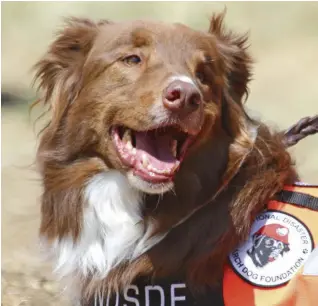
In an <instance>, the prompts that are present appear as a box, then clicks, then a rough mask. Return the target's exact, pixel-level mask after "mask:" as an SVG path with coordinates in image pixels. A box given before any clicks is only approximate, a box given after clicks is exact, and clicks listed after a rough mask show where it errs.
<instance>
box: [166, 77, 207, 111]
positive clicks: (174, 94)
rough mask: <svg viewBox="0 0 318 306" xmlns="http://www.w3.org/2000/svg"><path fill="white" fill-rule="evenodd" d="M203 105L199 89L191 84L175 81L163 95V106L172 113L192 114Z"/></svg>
mask: <svg viewBox="0 0 318 306" xmlns="http://www.w3.org/2000/svg"><path fill="white" fill-rule="evenodd" d="M201 103H202V99H201V95H200V92H199V91H198V89H197V88H196V87H195V86H194V85H193V84H191V83H187V82H183V81H179V80H176V81H173V82H171V83H170V84H169V85H168V87H167V88H166V89H165V91H164V93H163V105H164V106H165V107H166V108H167V109H169V110H171V111H176V112H177V111H187V112H192V111H195V110H196V109H198V108H199V106H200V105H201Z"/></svg>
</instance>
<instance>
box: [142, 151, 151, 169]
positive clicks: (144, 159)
mask: <svg viewBox="0 0 318 306" xmlns="http://www.w3.org/2000/svg"><path fill="white" fill-rule="evenodd" d="M141 161H142V165H143V166H144V167H145V168H146V169H147V167H148V165H149V161H148V158H147V155H146V154H145V153H143V154H142V156H141Z"/></svg>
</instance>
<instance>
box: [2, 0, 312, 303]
mask: <svg viewBox="0 0 318 306" xmlns="http://www.w3.org/2000/svg"><path fill="white" fill-rule="evenodd" d="M19 5H20V6H18V4H9V3H7V4H6V5H5V6H3V7H2V17H3V19H4V21H3V24H2V36H3V40H2V45H3V46H4V47H3V52H2V63H3V64H4V67H3V69H2V90H4V89H5V90H9V91H10V90H11V91H12V90H13V91H14V92H16V91H18V92H19V93H20V94H21V92H23V93H25V95H26V96H29V95H32V94H33V92H32V91H29V85H30V84H31V77H30V76H28V77H26V75H27V71H28V69H29V67H31V65H32V64H33V63H34V62H35V61H36V60H37V59H38V58H39V55H40V54H42V53H43V52H44V50H45V46H46V45H47V44H48V42H49V41H50V37H51V34H52V32H53V31H54V30H55V29H56V26H57V25H58V24H59V23H58V20H59V18H60V17H61V16H65V15H70V14H73V15H74V14H75V15H88V16H91V17H93V18H100V17H102V15H103V16H104V18H107V17H109V16H112V17H114V18H117V19H125V18H128V17H129V18H130V19H132V18H138V17H141V16H147V17H151V16H157V17H158V18H160V19H163V20H167V19H169V20H179V21H184V22H186V23H188V24H190V25H193V26H195V27H197V28H203V26H205V27H206V25H207V24H206V22H203V21H201V20H199V16H203V17H202V18H205V19H206V17H207V16H208V15H207V14H206V12H207V6H208V4H202V3H201V4H199V5H198V4H191V5H190V4H189V5H188V4H187V5H185V4H184V6H182V3H181V4H174V5H173V7H174V10H173V14H172V15H171V16H166V15H167V14H165V13H164V12H166V11H167V9H168V8H167V7H166V6H164V5H163V4H160V5H159V4H158V6H156V5H155V4H154V5H150V4H147V5H145V6H143V7H142V8H143V9H142V10H139V11H138V10H137V9H134V10H132V11H131V12H128V11H129V10H130V9H131V4H125V3H124V4H121V7H122V8H123V7H124V6H125V5H126V6H125V7H126V8H128V9H127V10H123V9H122V10H121V9H120V4H113V5H112V6H110V4H92V5H91V6H89V5H88V4H81V5H80V4H76V5H74V4H72V3H68V4H66V3H59V4H56V5H54V8H55V10H53V4H52V3H51V4H45V5H44V4H43V3H42V4H41V3H40V4H39V3H33V4H30V3H27V4H25V3H20V4H19ZM123 5H124V6H123ZM244 5H245V6H244ZM275 5H276V6H275ZM194 6H195V7H196V8H197V9H198V11H197V13H196V14H194V17H193V14H190V13H192V12H193V11H194ZM92 7H93V8H92ZM138 7H139V8H140V5H139V6H138ZM159 8H160V10H161V14H159V16H158V14H157V13H156V12H157V10H159ZM164 8H165V9H166V11H162V10H163V9H164ZM210 8H211V10H210V11H211V12H212V11H213V9H214V8H216V9H217V10H220V8H222V6H221V5H219V4H215V5H214V4H213V5H212V4H211V5H210V6H209V9H210ZM102 9H104V11H103V12H102ZM178 9H179V11H178ZM233 10H234V12H233ZM170 11H171V8H169V12H170ZM40 12H41V13H40ZM44 12H45V13H44ZM228 12H229V24H232V25H236V26H237V28H239V29H242V30H243V31H245V30H248V29H250V30H251V38H252V47H251V50H252V53H253V55H254V56H255V57H256V60H257V62H256V64H255V69H254V81H253V82H252V84H251V94H250V97H249V100H248V106H249V108H250V109H251V110H252V112H253V113H254V114H255V115H256V116H258V117H260V116H261V117H262V118H263V119H264V120H265V121H266V122H269V123H270V124H272V125H274V126H278V127H280V128H286V127H288V126H289V125H290V124H292V123H294V122H295V121H296V120H298V119H299V118H301V117H304V116H307V115H313V114H317V113H318V86H317V71H318V60H317V54H318V5H317V4H316V5H312V4H307V6H306V4H299V3H298V4H293V5H292V4H290V3H286V4H285V6H282V5H278V4H271V5H269V4H263V6H261V5H260V4H259V5H256V4H241V6H239V5H238V4H229V5H228ZM10 14H11V15H10ZM12 14H13V15H12ZM14 14H15V15H14ZM32 14H33V15H32ZM200 14H201V15H200ZM25 15H26V16H25ZM10 16H11V17H12V16H17V18H16V19H15V20H14V22H13V21H11V20H10V19H9V17H10ZM192 17H193V18H194V19H192ZM30 20H32V22H33V23H32V24H31V22H30ZM45 21H47V23H45ZM265 25H266V26H265ZM31 33H32V35H30V34H31ZM34 33H36V34H34ZM17 35H20V39H18V38H19V37H17ZM26 35H29V39H30V41H28V39H27V38H26V37H27V36H26ZM33 36H36V37H37V38H38V39H41V41H40V42H39V44H38V46H39V48H38V49H39V50H36V49H37V48H36V45H34V42H35V41H34V37H33ZM18 43H20V44H21V46H18V45H17V44H18ZM31 63H32V64H31ZM33 118H34V116H33ZM1 126H2V159H1V162H2V163H1V170H2V175H1V178H2V186H1V187H2V198H1V202H2V226H1V229H2V237H1V238H2V305H3V306H18V305H34V306H44V305H49V306H50V305H51V306H53V305H61V306H62V305H68V304H67V302H66V298H65V297H64V295H63V293H62V292H61V290H60V289H59V287H58V285H57V283H56V282H54V277H53V276H52V275H51V272H50V271H51V270H50V267H49V265H48V263H45V262H44V261H43V260H42V259H41V256H40V255H39V250H38V245H37V230H38V225H39V196H40V192H41V187H40V182H39V180H38V177H37V175H36V172H35V169H34V165H33V161H34V155H35V147H36V137H35V132H34V131H33V123H32V120H30V119H29V116H28V108H27V104H26V103H22V104H21V103H18V104H15V103H11V104H10V103H8V104H6V106H4V105H2V123H1ZM36 130H38V129H36ZM291 152H292V154H293V156H294V157H295V159H296V161H297V164H298V168H299V172H300V173H301V175H302V177H303V179H304V180H305V181H310V182H313V183H318V135H317V136H312V137H309V138H307V139H306V140H304V141H302V142H301V143H300V144H298V145H297V146H296V147H295V148H293V149H292V150H291Z"/></svg>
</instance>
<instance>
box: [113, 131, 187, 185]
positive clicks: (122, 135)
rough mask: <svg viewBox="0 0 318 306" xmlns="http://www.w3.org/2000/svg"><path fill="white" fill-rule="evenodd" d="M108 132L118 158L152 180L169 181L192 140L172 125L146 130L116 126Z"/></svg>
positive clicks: (155, 181)
mask: <svg viewBox="0 0 318 306" xmlns="http://www.w3.org/2000/svg"><path fill="white" fill-rule="evenodd" d="M111 134H112V138H113V141H114V143H115V147H116V149H117V152H118V154H119V156H120V158H121V160H122V161H123V162H124V163H125V164H126V165H128V166H130V167H131V168H133V171H134V174H135V175H138V176H140V177H141V178H143V179H144V180H146V181H150V182H152V183H159V182H165V181H170V180H172V178H173V176H174V174H175V173H176V171H177V170H178V169H179V167H180V163H181V162H182V160H183V158H184V155H185V153H186V151H187V149H188V147H189V145H190V143H191V140H192V139H193V136H190V135H189V134H187V133H185V132H184V131H182V130H180V128H178V127H175V126H166V127H160V128H156V129H152V130H147V131H134V130H132V129H129V128H126V127H123V126H115V127H113V128H112V130H111Z"/></svg>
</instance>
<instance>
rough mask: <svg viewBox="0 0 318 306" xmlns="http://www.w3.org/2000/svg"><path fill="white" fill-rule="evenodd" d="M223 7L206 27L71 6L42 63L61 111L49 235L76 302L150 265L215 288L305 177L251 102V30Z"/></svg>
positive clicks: (52, 137)
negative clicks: (273, 206) (231, 257)
mask: <svg viewBox="0 0 318 306" xmlns="http://www.w3.org/2000/svg"><path fill="white" fill-rule="evenodd" d="M223 20H224V14H223V13H221V14H214V15H213V16H212V18H211V20H210V26H209V29H208V30H207V31H206V32H205V31H198V30H194V29H191V28H189V27H187V26H185V25H182V24H165V23H161V22H154V21H140V20H139V21H131V22H112V21H108V20H102V21H100V22H93V21H91V20H88V19H81V18H69V19H67V20H66V23H65V26H64V27H63V29H62V30H61V32H60V33H59V34H58V36H57V37H56V39H55V40H54V42H53V43H52V45H51V46H50V48H49V50H48V51H47V53H46V54H45V55H44V57H43V58H42V59H41V60H40V61H39V62H38V63H37V64H36V66H35V69H36V77H35V78H36V80H37V81H38V83H39V90H40V91H41V92H42V96H41V98H40V99H39V100H38V101H37V103H38V104H41V105H43V106H45V107H47V108H48V110H49V111H50V113H51V118H50V121H49V123H48V125H47V126H46V127H45V129H44V130H43V131H42V133H41V135H40V142H39V147H38V151H37V156H36V158H37V164H38V168H39V172H40V175H41V181H42V185H43V195H42V198H41V226H40V237H41V242H42V243H43V245H44V247H45V248H46V249H47V250H48V251H49V254H50V255H52V258H53V260H54V261H55V270H56V271H57V272H58V273H59V275H61V276H62V277H64V278H65V279H66V280H68V283H67V284H68V286H69V287H70V288H71V289H70V290H71V292H72V294H73V296H74V301H75V302H76V303H79V304H81V305H88V304H89V303H92V302H90V301H92V300H94V299H95V305H96V299H99V300H101V302H100V304H98V303H97V304H98V305H104V304H103V303H104V302H103V301H105V296H106V293H107V294H113V293H114V294H115V293H118V292H123V290H124V289H125V288H127V286H130V285H132V284H134V282H135V281H137V280H138V279H141V278H143V279H148V280H149V282H151V281H153V280H156V279H162V278H166V277H179V278H182V279H184V280H185V281H186V283H187V284H188V286H189V288H191V290H192V291H193V292H203V291H206V290H209V289H206V288H212V287H213V286H214V285H216V284H217V283H218V282H219V281H220V279H221V276H222V267H223V264H224V263H225V262H226V259H227V255H228V254H229V253H230V252H231V251H232V250H233V249H234V248H235V246H236V245H237V244H239V243H240V242H242V241H244V239H246V237H247V235H248V233H249V230H250V227H251V223H252V221H253V218H254V217H255V216H256V214H257V213H258V212H259V211H261V210H262V209H263V208H264V206H265V205H266V203H267V202H268V201H269V200H270V199H271V198H273V196H274V195H275V194H276V193H277V192H279V191H280V190H281V189H282V188H283V186H284V185H285V184H288V183H293V182H295V181H296V180H298V175H297V172H296V170H295V168H294V163H293V160H292V158H291V156H290V154H289V153H288V152H287V148H286V146H285V145H284V140H283V134H282V133H280V132H277V131H272V130H271V129H270V128H269V127H267V126H266V125H265V124H263V123H262V122H260V121H259V120H256V119H253V118H251V117H250V116H249V115H248V114H247V112H246V111H245V109H244V102H245V100H246V98H247V95H248V84H249V81H250V79H251V74H252V64H253V61H252V58H251V56H250V54H249V52H248V37H247V36H246V35H245V34H244V35H240V34H235V33H233V32H232V31H229V30H227V29H226V28H225V27H224V21H223ZM159 293H160V294H161V291H160V290H159ZM97 297H98V298H97ZM136 305H137V304H136Z"/></svg>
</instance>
